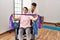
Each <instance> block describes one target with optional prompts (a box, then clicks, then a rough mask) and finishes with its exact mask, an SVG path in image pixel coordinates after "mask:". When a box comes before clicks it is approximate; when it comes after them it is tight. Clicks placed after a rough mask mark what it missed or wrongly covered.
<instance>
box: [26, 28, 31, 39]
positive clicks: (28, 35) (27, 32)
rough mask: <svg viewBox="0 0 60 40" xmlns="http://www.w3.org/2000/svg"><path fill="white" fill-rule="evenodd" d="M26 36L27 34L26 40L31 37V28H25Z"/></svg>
mask: <svg viewBox="0 0 60 40" xmlns="http://www.w3.org/2000/svg"><path fill="white" fill-rule="evenodd" d="M26 36H27V40H30V39H31V29H30V28H26Z"/></svg>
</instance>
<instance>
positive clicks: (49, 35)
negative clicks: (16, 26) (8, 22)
mask: <svg viewBox="0 0 60 40" xmlns="http://www.w3.org/2000/svg"><path fill="white" fill-rule="evenodd" d="M35 39H36V40H60V31H53V30H48V29H44V28H42V29H39V36H38V37H37V38H35ZM0 40H15V33H14V32H12V33H9V32H7V33H5V34H3V35H0Z"/></svg>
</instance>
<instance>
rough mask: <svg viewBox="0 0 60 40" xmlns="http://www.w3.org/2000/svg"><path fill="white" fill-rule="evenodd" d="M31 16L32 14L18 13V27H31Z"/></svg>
mask: <svg viewBox="0 0 60 40" xmlns="http://www.w3.org/2000/svg"><path fill="white" fill-rule="evenodd" d="M32 18H33V17H32V16H27V15H20V16H19V20H20V28H27V27H31V25H30V20H32Z"/></svg>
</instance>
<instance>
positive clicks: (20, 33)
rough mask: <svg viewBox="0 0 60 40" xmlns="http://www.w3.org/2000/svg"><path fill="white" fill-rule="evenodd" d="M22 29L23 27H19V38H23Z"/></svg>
mask: <svg viewBox="0 0 60 40" xmlns="http://www.w3.org/2000/svg"><path fill="white" fill-rule="evenodd" d="M23 30H24V29H23V28H20V29H19V35H18V38H19V40H23V32H24V31H23Z"/></svg>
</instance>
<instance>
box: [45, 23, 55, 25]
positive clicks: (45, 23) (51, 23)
mask: <svg viewBox="0 0 60 40" xmlns="http://www.w3.org/2000/svg"><path fill="white" fill-rule="evenodd" d="M44 24H53V25H55V24H56V23H53V22H44Z"/></svg>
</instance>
